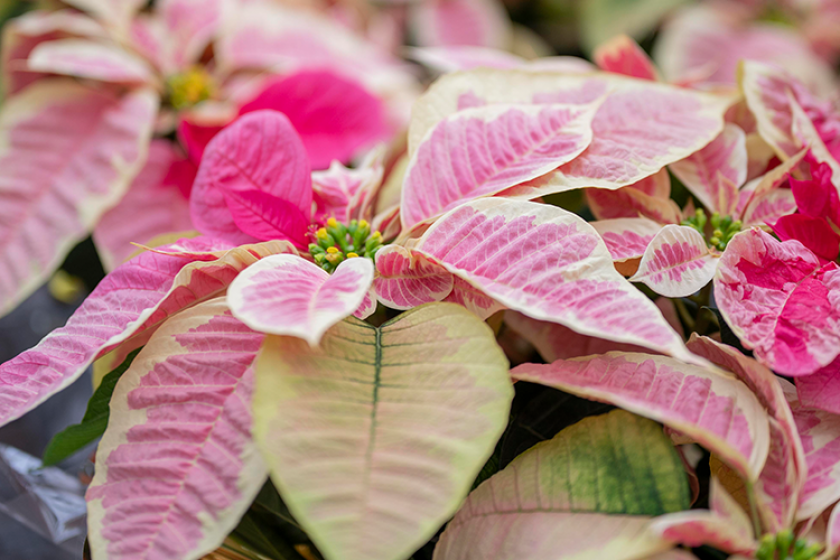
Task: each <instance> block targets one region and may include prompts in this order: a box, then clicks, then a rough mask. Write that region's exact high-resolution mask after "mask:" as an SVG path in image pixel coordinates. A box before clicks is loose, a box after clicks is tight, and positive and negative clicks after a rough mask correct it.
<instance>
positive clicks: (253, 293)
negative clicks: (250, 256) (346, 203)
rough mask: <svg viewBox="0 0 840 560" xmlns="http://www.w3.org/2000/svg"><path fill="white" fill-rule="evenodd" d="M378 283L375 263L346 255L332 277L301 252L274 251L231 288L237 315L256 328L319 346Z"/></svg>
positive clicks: (230, 300) (229, 292)
mask: <svg viewBox="0 0 840 560" xmlns="http://www.w3.org/2000/svg"><path fill="white" fill-rule="evenodd" d="M372 282H373V263H371V261H370V259H367V258H364V257H359V258H352V259H347V260H346V261H344V262H342V263H341V264H340V265H338V268H337V269H336V271H335V272H334V273H333V274H332V275H330V274H329V273H328V272H327V271H325V270H324V269H322V268H321V267H319V266H318V265H316V264H314V263H312V262H310V261H307V260H306V259H303V258H301V257H298V256H296V255H274V256H272V257H269V258H265V259H262V260H261V261H260V262H257V263H255V264H254V265H252V266H250V267H248V268H247V269H245V271H244V272H242V273H241V274H240V275H239V276H238V277H237V278H236V280H234V282H233V284H231V286H230V289H229V290H228V304H229V305H230V308H231V310H232V311H233V314H234V316H236V317H237V318H238V319H240V320H241V321H242V322H243V323H245V324H246V325H248V326H249V327H251V328H252V329H254V330H257V331H260V332H264V333H269V334H282V335H288V336H296V337H298V338H302V339H303V340H305V341H307V342H308V343H309V344H310V345H311V346H317V344H318V342H319V341H320V340H321V337H322V336H323V335H324V333H325V332H326V331H327V329H329V328H330V327H331V326H333V325H335V324H336V323H338V322H340V321H341V320H342V319H344V318H345V317H349V316H350V315H353V313H354V312H355V311H356V309H358V308H359V307H360V306H361V305H362V303H363V302H364V300H365V297H366V296H367V295H368V291H369V290H370V286H371V283H372Z"/></svg>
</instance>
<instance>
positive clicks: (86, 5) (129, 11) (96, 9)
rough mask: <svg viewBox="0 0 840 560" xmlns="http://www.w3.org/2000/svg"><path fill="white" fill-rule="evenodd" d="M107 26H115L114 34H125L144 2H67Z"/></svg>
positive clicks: (142, 0)
mask: <svg viewBox="0 0 840 560" xmlns="http://www.w3.org/2000/svg"><path fill="white" fill-rule="evenodd" d="M65 3H66V4H69V5H71V6H73V7H74V8H78V9H80V10H82V11H84V12H88V13H89V14H90V15H92V16H93V17H94V18H95V19H97V20H99V21H102V22H103V23H105V24H108V25H113V26H115V29H113V30H112V31H113V32H116V33H117V34H121V33H124V32H125V31H126V30H127V29H128V26H129V23H130V20H131V18H132V16H134V15H135V14H136V13H137V12H138V11H139V10H140V8H142V7H143V6H144V5H145V2H144V0H67V2H65Z"/></svg>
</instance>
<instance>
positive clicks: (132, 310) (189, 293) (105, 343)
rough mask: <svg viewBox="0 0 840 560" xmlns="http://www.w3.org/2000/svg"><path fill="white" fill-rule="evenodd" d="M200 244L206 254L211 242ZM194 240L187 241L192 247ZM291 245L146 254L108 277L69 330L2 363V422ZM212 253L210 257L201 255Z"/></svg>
mask: <svg viewBox="0 0 840 560" xmlns="http://www.w3.org/2000/svg"><path fill="white" fill-rule="evenodd" d="M196 243H197V244H198V246H199V247H201V248H202V249H203V248H205V247H206V245H207V244H206V243H205V242H203V241H202V240H201V239H198V240H196ZM192 244H193V240H189V239H184V240H181V242H180V245H181V247H183V248H189V247H190V246H191V245H192ZM293 250H294V249H292V248H291V246H290V245H288V244H287V243H285V242H281V241H271V242H268V243H261V244H259V245H252V246H243V247H241V248H236V249H232V250H230V251H228V252H226V253H225V254H224V255H223V256H221V257H220V258H216V259H214V260H209V261H207V260H202V261H196V262H190V260H189V259H187V258H184V256H183V255H162V254H160V253H155V252H146V253H142V254H140V255H138V256H137V257H135V258H133V259H132V260H130V261H129V262H127V263H125V264H124V265H122V266H120V267H118V268H117V269H116V270H114V272H112V273H111V274H109V275H108V276H106V277H105V279H104V280H103V281H102V282H100V283H99V285H98V286H97V287H96V289H95V290H94V291H93V293H91V295H90V296H88V298H87V299H86V300H85V302H84V303H83V304H82V305H81V307H79V309H78V310H76V312H75V313H74V314H73V316H72V317H71V318H70V319H69V320H68V321H67V325H65V326H64V327H61V328H59V329H56V330H54V331H53V332H52V333H50V334H49V335H48V336H47V337H46V338H44V339H43V340H42V341H41V342H40V343H38V345H37V346H35V347H34V348H32V349H30V350H27V351H26V352H23V353H22V354H20V355H19V356H17V357H16V358H13V359H11V360H9V361H8V362H6V363H5V364H3V365H2V366H0V425H2V424H5V423H7V422H9V421H11V420H13V419H15V418H17V417H19V416H21V415H22V414H23V413H25V412H27V411H28V410H30V409H32V408H34V407H35V406H37V405H38V404H39V403H41V402H42V401H44V400H45V399H46V398H47V397H49V396H50V395H52V394H54V393H56V392H58V391H60V390H62V389H63V388H64V387H66V386H67V385H69V384H70V383H72V382H73V380H75V379H76V378H78V376H79V375H81V374H82V372H84V370H85V368H87V367H88V366H89V365H90V364H91V363H93V361H94V360H95V359H96V358H98V357H100V356H102V355H104V354H106V353H107V352H109V351H110V350H112V349H113V348H115V347H116V346H117V345H119V344H129V345H130V344H131V340H129V339H131V338H132V337H139V336H140V335H141V334H142V333H143V332H144V331H148V330H150V329H154V328H156V327H157V326H158V325H159V324H160V323H161V322H162V321H163V320H165V319H166V318H167V317H169V316H171V315H172V314H174V313H176V312H177V311H179V310H181V309H183V308H185V307H187V306H190V305H194V304H195V303H198V302H200V301H203V300H205V299H208V298H210V297H215V296H217V295H219V294H220V293H222V292H223V291H224V290H225V289H226V288H227V286H228V285H229V284H230V283H231V282H232V281H233V279H234V278H235V277H236V275H237V274H238V273H239V272H240V271H241V270H243V269H244V268H245V267H247V266H248V265H250V264H252V263H253V262H255V261H257V260H259V259H260V258H262V257H265V256H267V255H271V254H275V253H280V252H285V251H293ZM202 255H206V254H202Z"/></svg>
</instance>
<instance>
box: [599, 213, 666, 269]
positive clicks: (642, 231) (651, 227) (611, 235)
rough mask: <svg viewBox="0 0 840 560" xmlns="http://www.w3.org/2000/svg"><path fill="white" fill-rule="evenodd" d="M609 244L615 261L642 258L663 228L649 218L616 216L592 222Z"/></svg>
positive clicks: (608, 246)
mask: <svg viewBox="0 0 840 560" xmlns="http://www.w3.org/2000/svg"><path fill="white" fill-rule="evenodd" d="M590 225H591V226H592V227H593V228H595V231H597V232H598V234H600V236H601V239H603V240H604V243H605V244H606V245H607V249H609V251H610V255H612V258H613V260H614V261H617V262H623V261H627V260H630V259H640V258H642V255H644V254H645V249H647V247H648V245H650V242H651V241H653V238H654V237H656V234H657V233H659V231H660V230H661V229H662V224H658V223H656V222H654V221H653V220H649V219H647V218H615V219H612V220H598V221H596V222H590Z"/></svg>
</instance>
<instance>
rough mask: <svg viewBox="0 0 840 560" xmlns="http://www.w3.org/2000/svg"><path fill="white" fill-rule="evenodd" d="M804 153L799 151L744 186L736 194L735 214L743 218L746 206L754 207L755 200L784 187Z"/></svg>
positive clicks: (804, 151)
mask: <svg viewBox="0 0 840 560" xmlns="http://www.w3.org/2000/svg"><path fill="white" fill-rule="evenodd" d="M805 153H806V150H800V151H799V152H798V153H796V154H794V155H793V156H792V157H791V158H789V159H788V160H787V161H785V162H784V163H782V164H780V165H777V166H776V167H774V168H773V169H771V170H770V171H768V172H767V173H765V174H764V175H762V176H761V177H757V178H755V179H753V180H752V181H750V182H749V183H747V184H746V185H744V186H743V187H742V188H741V190H740V191H739V193H738V195H739V196H738V207H737V208H736V209H735V212H736V214H738V215H739V216H743V214H744V213H745V211H746V208H747V207H748V206H752V207H755V202H756V201H757V200H759V199H761V198H763V197H764V196H765V195H767V194H768V193H770V192H772V191H774V190H776V189H778V188H779V187H781V186H782V185H784V184H785V183H786V182H787V180H788V177H789V176H790V172H791V171H792V170H794V169H795V168H796V167H797V166H798V165H799V163H800V162H801V161H802V158H803V157H804V156H805Z"/></svg>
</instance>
